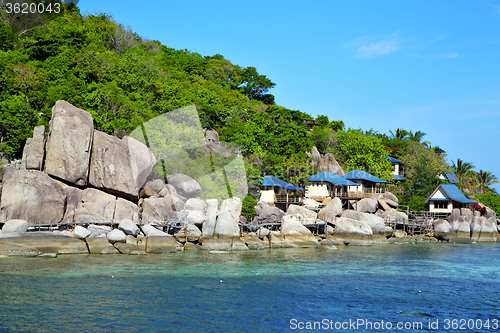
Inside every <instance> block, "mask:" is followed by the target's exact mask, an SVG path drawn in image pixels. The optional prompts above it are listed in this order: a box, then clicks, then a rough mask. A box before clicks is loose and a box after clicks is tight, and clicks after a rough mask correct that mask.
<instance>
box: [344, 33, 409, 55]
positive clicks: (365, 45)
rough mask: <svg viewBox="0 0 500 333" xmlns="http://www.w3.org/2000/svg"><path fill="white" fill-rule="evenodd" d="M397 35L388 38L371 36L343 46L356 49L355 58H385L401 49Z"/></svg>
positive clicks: (400, 41)
mask: <svg viewBox="0 0 500 333" xmlns="http://www.w3.org/2000/svg"><path fill="white" fill-rule="evenodd" d="M398 35H399V33H394V34H392V35H389V36H382V37H380V36H373V35H368V36H365V37H361V38H357V39H355V40H353V41H352V42H350V43H347V44H345V45H344V46H345V47H353V48H355V49H356V51H357V52H356V57H358V58H362V59H366V58H373V57H378V56H385V55H389V54H391V53H394V52H395V51H397V50H399V49H400V48H401V44H402V42H403V41H402V40H401V38H399V37H398Z"/></svg>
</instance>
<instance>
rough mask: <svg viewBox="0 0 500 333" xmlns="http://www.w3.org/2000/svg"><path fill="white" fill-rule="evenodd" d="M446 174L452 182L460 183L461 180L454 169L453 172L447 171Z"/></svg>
mask: <svg viewBox="0 0 500 333" xmlns="http://www.w3.org/2000/svg"><path fill="white" fill-rule="evenodd" d="M444 175H445V177H446V179H448V181H449V182H450V183H451V184H458V183H459V182H460V181H459V180H458V178H457V176H456V175H455V173H454V172H453V171H452V172H451V173H445V174H444Z"/></svg>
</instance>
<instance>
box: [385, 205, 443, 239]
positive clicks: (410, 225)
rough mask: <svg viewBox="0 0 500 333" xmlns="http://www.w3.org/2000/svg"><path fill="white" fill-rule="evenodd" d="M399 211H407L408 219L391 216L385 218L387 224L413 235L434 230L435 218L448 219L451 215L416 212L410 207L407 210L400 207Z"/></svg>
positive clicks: (393, 228)
mask: <svg viewBox="0 0 500 333" xmlns="http://www.w3.org/2000/svg"><path fill="white" fill-rule="evenodd" d="M398 211H400V212H403V213H405V214H406V215H407V216H408V220H406V219H401V218H395V217H393V216H389V217H386V218H385V219H384V223H385V225H386V226H388V227H390V228H392V230H402V231H404V232H406V233H407V234H408V235H411V236H413V235H422V234H427V233H429V232H431V231H433V230H434V227H433V223H432V222H433V221H434V220H437V219H446V218H448V216H449V214H445V213H431V212H427V211H422V212H414V211H411V210H410V209H409V208H407V209H406V210H401V209H398Z"/></svg>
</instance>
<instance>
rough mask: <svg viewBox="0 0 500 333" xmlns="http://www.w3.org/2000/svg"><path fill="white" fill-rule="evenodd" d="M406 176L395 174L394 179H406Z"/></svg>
mask: <svg viewBox="0 0 500 333" xmlns="http://www.w3.org/2000/svg"><path fill="white" fill-rule="evenodd" d="M405 179H406V178H405V177H403V176H401V175H395V176H394V180H405Z"/></svg>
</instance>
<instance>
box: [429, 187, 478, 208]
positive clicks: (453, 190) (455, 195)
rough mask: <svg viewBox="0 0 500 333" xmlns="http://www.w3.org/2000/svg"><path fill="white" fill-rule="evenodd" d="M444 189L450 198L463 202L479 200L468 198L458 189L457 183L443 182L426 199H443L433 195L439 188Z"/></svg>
mask: <svg viewBox="0 0 500 333" xmlns="http://www.w3.org/2000/svg"><path fill="white" fill-rule="evenodd" d="M440 187H441V188H442V189H443V192H444V194H445V196H447V198H448V200H453V201H458V202H461V203H463V204H468V203H476V202H477V201H474V200H470V199H467V198H466V197H465V195H464V194H463V193H462V192H461V191H460V190H459V189H458V187H457V186H456V185H455V184H441V185H439V186H438V187H437V188H436V189H435V190H434V192H432V194H431V195H430V197H429V198H428V199H427V200H426V201H425V202H427V201H442V200H443V199H441V198H436V199H432V196H433V195H434V194H435V193H436V192H437V191H438V190H439V188H440Z"/></svg>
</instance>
